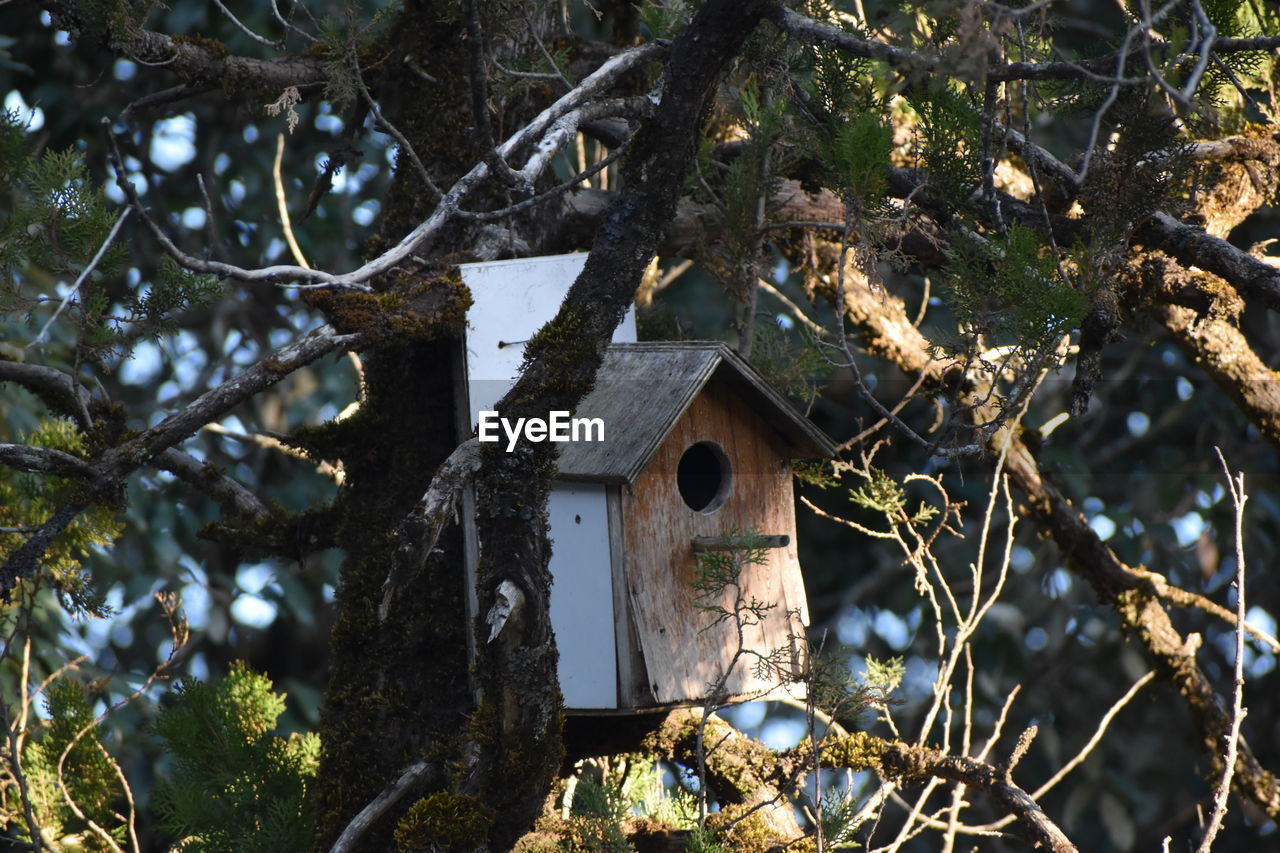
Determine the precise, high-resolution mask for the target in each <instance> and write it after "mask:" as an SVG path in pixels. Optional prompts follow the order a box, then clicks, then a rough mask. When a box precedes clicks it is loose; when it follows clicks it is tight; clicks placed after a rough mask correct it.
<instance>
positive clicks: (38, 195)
mask: <svg viewBox="0 0 1280 853" xmlns="http://www.w3.org/2000/svg"><path fill="white" fill-rule="evenodd" d="M0 186H2V187H3V188H4V189H6V190H7V191H8V194H9V199H8V204H6V205H3V206H0V273H3V275H4V277H5V279H6V283H7V285H8V287H7V288H6V290H5V291H4V292H0V310H4V311H11V310H14V309H15V308H16V307H20V306H18V305H16V304H15V302H14V297H15V296H16V293H15V292H14V291H15V290H16V285H17V284H18V282H19V281H20V280H21V278H22V277H25V276H35V277H37V278H39V277H40V276H41V275H44V276H55V277H56V276H59V275H66V274H75V273H77V272H78V271H79V269H80V268H81V267H82V265H84V264H87V263H88V262H89V259H90V258H92V257H93V255H94V254H95V253H96V252H97V250H98V247H99V246H101V245H102V241H103V240H104V239H105V238H106V236H107V232H108V231H110V229H111V225H112V222H113V221H114V220H115V214H113V213H112V212H111V211H110V210H108V209H107V205H106V197H105V196H104V195H103V192H102V189H101V187H100V186H98V184H96V183H95V182H94V181H92V180H91V179H90V177H89V174H88V171H87V169H86V168H85V165H84V163H83V161H82V160H81V158H80V154H79V153H78V152H77V151H76V150H75V149H73V148H68V149H66V150H63V151H46V152H44V153H43V154H41V155H40V156H38V157H33V156H32V155H31V151H30V147H29V143H28V142H27V141H26V139H25V135H24V129H23V128H22V125H21V124H20V122H19V120H18V115H17V114H16V113H14V112H5V113H4V114H3V116H2V117H0ZM127 254H128V251H127V249H126V248H125V247H124V246H123V245H120V244H117V245H115V246H112V248H111V249H110V250H109V251H108V252H107V254H106V256H105V257H104V258H103V259H102V261H101V262H100V263H99V265H98V271H99V273H100V274H104V273H107V272H110V271H112V270H115V269H118V268H119V266H120V265H121V264H122V263H123V261H124V260H125V258H126V257H127Z"/></svg>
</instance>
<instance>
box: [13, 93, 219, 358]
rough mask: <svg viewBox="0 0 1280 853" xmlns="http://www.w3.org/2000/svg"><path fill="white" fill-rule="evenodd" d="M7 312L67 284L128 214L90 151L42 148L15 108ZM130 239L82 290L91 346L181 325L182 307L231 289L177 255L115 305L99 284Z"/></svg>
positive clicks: (111, 345)
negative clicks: (90, 162)
mask: <svg viewBox="0 0 1280 853" xmlns="http://www.w3.org/2000/svg"><path fill="white" fill-rule="evenodd" d="M0 192H7V195H8V196H9V198H8V202H9V203H8V204H7V205H4V206H0V275H3V277H4V279H5V281H6V286H0V313H11V312H25V313H28V314H29V313H30V312H32V311H33V310H34V309H35V308H37V307H38V306H39V305H41V304H42V302H43V301H45V299H46V297H44V296H43V294H47V293H49V292H51V291H53V290H54V288H55V286H56V285H57V284H59V283H63V284H70V280H71V279H75V278H78V277H79V276H80V275H81V274H82V272H83V271H84V269H85V268H86V267H87V266H88V265H89V263H90V262H91V261H92V259H93V258H94V257H95V256H96V255H97V253H98V252H99V250H100V249H101V247H102V245H103V243H104V242H105V241H106V239H107V236H108V234H109V233H110V232H111V228H112V226H113V225H114V224H115V222H116V219H117V218H118V217H119V215H120V214H119V213H118V212H116V211H113V210H111V209H109V208H108V207H107V201H106V196H105V194H104V193H103V190H102V187H101V186H100V185H99V184H97V183H96V182H95V181H93V180H92V178H91V176H90V175H89V173H88V170H87V169H86V167H85V164H84V162H83V160H82V158H81V155H80V153H79V152H78V151H77V150H75V149H71V148H68V149H66V150H64V151H47V152H44V153H43V154H41V155H40V156H38V157H35V156H33V155H32V153H31V151H30V146H29V144H28V142H27V140H26V135H25V133H24V130H23V128H22V126H21V125H20V123H19V121H18V116H17V114H16V113H13V112H5V113H4V114H3V115H2V116H0ZM128 260H129V248H128V245H127V243H126V241H124V240H120V239H117V240H115V241H114V242H112V243H111V245H110V246H108V247H107V249H106V251H105V252H104V253H103V256H102V258H101V259H100V260H99V261H98V263H97V265H96V266H95V267H94V269H93V273H92V275H90V276H89V277H88V279H87V280H86V281H85V282H83V283H82V284H81V286H80V289H79V292H78V296H77V298H78V304H77V308H78V311H77V312H73V313H72V314H70V315H68V316H73V317H76V319H77V325H78V328H79V331H80V334H81V339H80V343H81V344H82V345H84V346H85V347H87V348H88V350H89V351H90V353H95V352H100V351H106V350H114V351H117V352H124V351H125V350H127V349H128V348H129V347H130V346H132V344H133V343H134V342H136V341H137V340H140V339H145V338H156V337H158V336H160V335H161V334H164V333H166V332H168V331H171V330H172V329H173V328H174V326H175V323H174V315H176V314H177V313H178V312H180V311H184V310H186V309H188V308H190V307H193V306H197V305H203V304H206V303H209V302H212V301H214V300H215V299H217V298H218V297H219V296H221V294H222V287H221V285H220V284H219V283H218V282H217V280H216V279H215V278H213V277H212V276H207V275H197V274H194V273H191V272H188V271H186V270H184V269H182V268H181V267H179V266H178V265H177V264H176V263H174V262H173V261H172V260H170V259H169V258H164V259H162V260H161V261H160V263H159V264H158V266H157V269H156V273H155V277H154V279H153V280H152V281H151V282H149V283H145V284H143V285H141V286H140V287H139V289H138V291H137V292H136V293H131V294H129V295H128V296H127V297H126V298H125V299H124V300H123V301H122V307H123V308H124V310H125V313H124V314H122V315H120V314H113V313H112V306H111V300H110V299H109V298H108V296H107V295H106V293H105V292H104V290H103V289H102V288H100V287H99V286H97V285H98V283H100V282H104V281H107V280H109V279H111V278H112V277H117V276H119V275H120V274H121V272H122V271H123V269H124V267H125V265H126V264H127V262H128Z"/></svg>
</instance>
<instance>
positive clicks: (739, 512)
mask: <svg viewBox="0 0 1280 853" xmlns="http://www.w3.org/2000/svg"><path fill="white" fill-rule="evenodd" d="M584 258H585V256H582V255H566V256H560V257H553V258H538V259H533V260H518V261H501V262H496V263H487V264H471V265H466V266H464V267H463V268H462V274H463V280H464V281H465V282H466V284H467V285H468V287H469V288H470V289H471V292H472V297H473V299H474V300H475V302H474V305H473V307H472V310H471V312H470V314H469V328H468V332H467V339H466V348H467V356H466V359H465V362H466V369H467V372H468V377H467V378H468V382H467V383H466V387H467V389H468V395H469V400H468V401H467V405H466V407H465V411H466V412H467V413H468V414H469V418H467V419H463V420H462V421H461V423H464V424H470V426H471V427H479V428H481V429H482V430H483V428H484V427H485V426H486V424H485V423H483V420H484V418H486V417H488V418H490V419H492V415H488V416H485V415H482V414H481V413H482V412H485V411H487V410H490V409H492V408H493V405H492V404H493V402H494V401H496V400H497V399H499V398H500V397H501V395H502V393H504V392H505V390H506V388H508V387H509V386H510V385H511V383H512V382H513V381H514V379H515V373H516V368H518V366H519V363H520V358H521V355H522V354H521V353H520V352H519V348H520V344H521V343H522V342H523V341H524V340H527V339H528V338H529V337H530V336H531V335H532V334H533V333H534V332H536V331H537V329H538V328H540V327H541V326H542V325H543V324H544V323H545V322H546V321H547V320H549V319H551V317H552V316H554V314H555V312H556V311H557V310H558V308H559V306H560V302H561V301H562V299H563V296H564V294H565V293H566V292H567V291H568V288H569V285H570V284H572V282H573V280H574V278H575V277H576V275H577V274H578V272H579V271H580V270H581V265H582V263H583V260H584ZM513 350H514V351H515V352H512V351H513ZM498 414H499V415H500V413H498ZM549 415H550V413H549ZM488 425H489V426H492V424H488ZM560 426H561V429H560V430H559V432H558V433H556V432H555V430H554V429H552V430H549V431H548V435H551V436H554V435H557V434H558V435H559V436H560V437H562V438H563V439H564V441H563V446H562V449H561V453H560V458H559V478H558V479H557V481H556V483H555V485H554V487H553V489H552V493H551V496H550V498H549V500H548V515H549V521H550V536H551V539H552V556H551V562H550V571H551V575H552V589H551V622H552V628H553V629H554V631H555V634H556V644H557V647H558V649H559V652H560V665H559V671H560V686H561V690H562V693H563V695H564V702H565V708H566V710H567V711H568V712H569V713H575V712H576V713H601V712H631V711H639V710H644V709H651V708H658V707H667V706H672V705H679V704H689V703H697V702H700V701H702V700H703V699H704V698H705V697H706V696H707V694H708V691H709V690H710V689H711V685H713V684H715V683H716V682H718V681H719V680H720V679H721V677H722V676H723V675H724V674H725V673H726V671H727V672H728V675H727V679H726V680H725V682H724V685H723V688H722V690H723V692H724V694H725V695H728V696H739V695H745V694H751V693H754V692H756V691H758V690H763V689H767V688H769V687H771V686H773V685H774V684H776V678H774V679H768V678H766V679H760V678H757V676H756V673H755V671H754V669H755V668H754V666H753V663H754V660H753V659H752V658H750V657H747V658H745V659H742V660H739V661H738V662H737V664H736V665H731V664H732V658H733V656H734V653H735V651H736V650H737V648H738V629H737V625H736V624H735V623H734V620H726V621H723V622H720V623H719V624H715V615H714V614H712V613H710V612H708V611H707V609H706V605H709V604H715V605H719V606H722V607H725V608H726V609H728V610H732V609H733V604H732V602H733V592H734V591H733V590H726V591H725V592H724V593H723V595H721V596H719V597H718V598H713V599H706V598H703V599H699V598H698V597H697V595H696V593H695V589H694V580H695V576H696V570H697V565H698V558H699V554H700V553H703V552H705V551H708V550H718V549H727V548H732V547H733V546H734V545H735V542H734V539H733V537H741V536H742V535H743V533H744V532H745V531H752V532H754V533H757V534H759V535H761V536H763V537H765V539H764V544H765V545H766V546H767V547H766V548H765V550H764V554H765V556H764V560H763V562H762V563H759V564H751V565H747V566H745V568H744V570H743V573H742V576H741V587H742V591H743V593H744V594H745V596H746V598H747V599H748V600H749V599H755V600H758V601H760V602H765V603H768V604H770V605H773V606H772V607H771V608H770V609H769V610H768V611H767V612H766V613H765V615H764V618H763V619H759V620H757V619H755V618H754V617H752V618H749V619H746V620H744V621H745V622H747V623H749V624H746V625H745V626H744V635H743V646H744V648H746V649H747V650H749V651H752V652H756V653H759V654H771V653H780V657H781V658H782V659H785V660H791V661H794V662H796V663H797V664H798V663H799V661H800V659H801V657H802V654H803V651H802V649H801V647H800V645H799V642H800V640H801V638H802V636H803V628H804V626H805V625H806V624H807V623H808V610H807V605H806V601H805V592H804V584H803V581H802V579H801V575H800V566H799V561H798V558H797V552H796V537H795V502H794V496H793V493H792V473H791V462H792V460H794V459H800V458H813V457H829V456H831V455H833V454H834V452H835V447H834V446H833V445H832V443H831V441H830V440H829V439H828V438H827V437H826V436H825V435H823V433H822V432H821V431H820V430H819V429H818V428H817V427H815V426H814V425H813V424H811V423H810V422H809V421H808V420H806V419H805V418H804V417H803V416H802V415H800V414H799V413H798V412H797V411H796V410H795V409H794V408H793V407H792V406H791V405H790V404H789V403H788V402H787V401H786V400H785V399H784V398H783V397H782V396H781V395H780V394H778V393H777V392H776V391H774V390H773V388H772V387H770V386H769V385H768V383H767V382H765V380H764V379H763V378H762V377H761V376H760V375H759V374H758V373H756V371H755V370H754V369H753V368H752V367H751V366H750V365H749V364H748V363H747V362H745V361H744V360H743V359H741V358H740V357H739V356H738V355H737V354H736V353H734V352H733V351H732V350H730V349H729V348H728V347H726V346H725V345H724V344H721V343H707V342H662V343H636V342H635V325H634V321H633V320H632V319H631V316H630V315H628V318H627V320H626V321H624V323H623V324H622V326H621V327H620V329H619V332H618V333H617V334H616V335H615V338H614V343H612V344H611V345H610V347H609V350H608V351H607V353H606V355H605V358H604V363H603V364H602V365H601V368H600V371H599V373H598V374H597V376H596V382H595V387H594V389H593V390H592V392H591V393H590V394H588V395H587V397H586V398H584V399H583V400H582V402H581V404H580V405H579V407H578V409H577V411H576V412H574V413H572V417H571V418H570V419H569V420H568V421H565V420H563V419H562V420H561V423H560ZM490 432H491V433H492V430H490ZM481 437H482V439H483V438H484V434H483V432H482V433H481ZM499 440H503V441H505V440H506V436H505V435H501V436H499ZM464 511H466V512H467V517H468V518H470V517H472V511H471V508H470V507H467V506H464ZM467 543H468V547H467V552H468V555H469V559H468V563H469V565H468V568H469V572H468V574H469V577H471V578H474V571H475V565H476V563H477V561H478V556H479V555H478V553H477V544H476V537H475V531H474V526H473V525H468V526H467ZM699 605H702V606H699ZM474 613H475V604H474V601H473V602H472V614H473V615H474Z"/></svg>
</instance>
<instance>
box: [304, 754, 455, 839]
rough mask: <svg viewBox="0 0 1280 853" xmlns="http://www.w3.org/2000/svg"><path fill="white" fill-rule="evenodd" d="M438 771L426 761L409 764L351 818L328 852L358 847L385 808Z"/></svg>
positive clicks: (434, 765)
mask: <svg viewBox="0 0 1280 853" xmlns="http://www.w3.org/2000/svg"><path fill="white" fill-rule="evenodd" d="M439 772H440V768H439V766H438V765H436V764H432V763H430V762H427V761H419V762H417V763H415V764H411V765H409V766H408V767H407V768H405V771H404V772H403V773H401V774H400V778H399V779H397V780H396V781H395V782H393V783H391V784H390V785H388V786H387V787H386V788H385V789H383V791H382V793H380V794H378V796H376V797H374V798H373V800H372V801H371V802H370V803H369V805H367V806H365V807H364V808H363V809H361V810H360V812H359V814H357V815H356V816H355V817H353V818H352V819H351V822H350V823H348V824H347V827H346V829H344V830H342V834H341V835H339V836H338V840H337V841H335V842H334V843H333V846H332V847H330V848H329V853H347V851H350V850H357V849H359V848H358V847H357V842H359V840H360V838H361V836H363V835H364V834H365V832H366V831H367V830H368V829H369V827H370V826H372V825H373V823H374V822H375V821H376V820H377V819H378V818H380V817H382V815H384V814H386V812H387V809H389V808H391V807H392V806H394V805H395V804H396V803H398V802H399V801H400V799H401V798H402V797H403V796H404V795H405V794H406V793H408V792H409V790H410V789H412V788H413V787H414V786H415V785H417V784H419V783H420V782H423V781H425V780H429V779H431V778H433V777H435V776H437V775H439Z"/></svg>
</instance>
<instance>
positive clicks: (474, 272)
mask: <svg viewBox="0 0 1280 853" xmlns="http://www.w3.org/2000/svg"><path fill="white" fill-rule="evenodd" d="M586 260H587V256H586V255H585V254H575V255H550V256H547V257H543V258H518V259H516V260H510V261H489V262H486V263H480V264H463V265H462V266H461V267H460V268H459V269H460V270H461V272H462V280H463V282H464V283H465V284H466V285H467V287H468V288H469V289H470V290H471V298H472V299H473V300H474V303H473V304H472V306H471V310H470V311H469V312H467V340H466V352H467V359H466V362H467V378H468V388H469V393H470V406H469V409H470V413H471V428H472V429H474V428H475V425H476V412H478V411H481V410H489V409H492V408H493V404H494V403H496V402H498V400H500V399H501V398H502V395H503V394H505V393H506V392H507V389H509V388H510V387H511V386H512V384H514V382H515V379H516V376H517V374H518V373H519V372H520V365H521V363H522V362H523V361H524V344H525V342H526V341H528V340H529V338H531V337H533V334H534V333H535V332H537V331H538V329H540V328H542V327H543V326H544V325H545V324H546V323H547V321H549V320H550V319H551V318H552V317H554V316H555V315H556V312H557V311H559V310H560V303H561V302H563V301H564V297H565V294H567V293H568V292H569V286H570V285H572V284H573V282H574V279H576V278H577V277H578V274H579V273H580V272H582V266H583V264H585V263H586ZM613 340H614V341H618V342H627V343H633V342H634V341H635V340H636V320H635V310H634V308H632V309H628V311H627V315H626V317H624V318H623V320H622V324H621V325H620V326H618V329H617V331H615V332H614V334H613ZM499 344H502V345H501V346H500V345H499Z"/></svg>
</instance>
